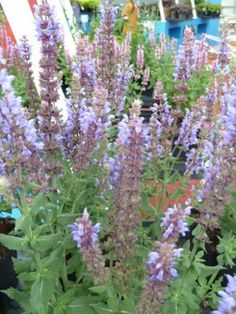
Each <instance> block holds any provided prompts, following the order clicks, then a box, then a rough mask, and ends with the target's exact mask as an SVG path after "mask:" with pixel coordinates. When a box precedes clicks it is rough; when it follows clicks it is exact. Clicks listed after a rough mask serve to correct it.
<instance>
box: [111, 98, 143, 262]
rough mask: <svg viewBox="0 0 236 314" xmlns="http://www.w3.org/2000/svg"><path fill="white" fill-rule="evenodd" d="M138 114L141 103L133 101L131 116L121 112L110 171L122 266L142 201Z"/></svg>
mask: <svg viewBox="0 0 236 314" xmlns="http://www.w3.org/2000/svg"><path fill="white" fill-rule="evenodd" d="M139 114H140V103H139V102H135V103H134V105H133V111H132V112H131V115H130V117H128V116H126V115H124V118H123V120H122V121H121V122H120V124H119V125H118V130H119V132H118V137H117V140H116V144H115V145H116V152H115V153H116V157H115V158H116V162H115V163H111V167H112V169H111V174H113V173H116V174H117V175H116V176H115V180H114V181H113V189H114V190H113V199H114V221H113V224H114V229H115V251H116V254H117V258H118V260H119V261H120V265H121V266H122V264H123V263H124V262H125V261H126V260H127V259H128V258H130V257H133V255H134V251H135V243H136V241H137V236H136V234H135V230H136V227H137V224H138V212H137V210H138V209H139V207H140V205H141V198H140V192H141V173H142V170H143V161H144V142H145V138H146V136H147V130H146V129H145V126H144V125H143V119H142V118H140V117H139ZM113 166H115V169H114V168H113ZM117 167H118V169H117Z"/></svg>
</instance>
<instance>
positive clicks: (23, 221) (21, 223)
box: [15, 214, 32, 231]
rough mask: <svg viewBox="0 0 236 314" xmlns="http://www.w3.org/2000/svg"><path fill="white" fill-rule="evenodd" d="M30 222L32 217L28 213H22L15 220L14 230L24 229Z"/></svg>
mask: <svg viewBox="0 0 236 314" xmlns="http://www.w3.org/2000/svg"><path fill="white" fill-rule="evenodd" d="M31 223H32V217H31V216H30V214H27V215H23V216H21V217H19V218H18V219H17V220H16V226H15V230H16V231H18V230H23V231H25V230H26V228H27V227H28V226H30V225H31Z"/></svg>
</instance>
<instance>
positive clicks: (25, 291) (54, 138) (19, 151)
mask: <svg viewBox="0 0 236 314" xmlns="http://www.w3.org/2000/svg"><path fill="white" fill-rule="evenodd" d="M34 14H35V24H36V30H37V39H38V42H39V44H40V49H41V59H40V72H39V76H40V93H38V91H37V88H36V87H35V85H34V78H33V71H32V58H33V56H32V54H31V47H30V43H29V41H28V39H27V37H23V38H22V41H21V44H19V45H16V44H14V43H12V42H11V41H10V40H8V45H7V48H5V49H1V50H0V91H1V99H0V150H1V155H0V175H1V177H0V213H1V212H6V213H9V216H8V215H7V214H6V216H5V217H6V218H1V220H0V227H1V229H0V232H1V233H0V245H1V246H0V259H1V261H4V259H6V258H7V257H8V260H9V259H10V258H9V256H13V257H12V260H13V266H14V270H15V272H16V275H17V279H18V285H16V282H15V283H14V287H13V284H12V287H9V288H8V289H5V290H3V291H1V292H3V293H4V294H6V295H7V296H8V297H9V298H10V299H12V300H15V301H16V302H17V304H19V307H20V313H27V314H80V313H81V314H96V313H97V314H105V313H116V314H118V313H124V314H125V313H126V314H136V313H137V314H155V313H161V314H169V313H176V314H177V313H178V314H201V313H214V314H223V313H227V314H232V313H236V267H235V266H236V228H235V225H236V184H235V183H236V182H235V181H236V85H235V83H236V63H235V56H233V55H231V53H230V50H229V46H228V42H227V29H226V28H224V26H222V29H221V40H220V46H219V50H218V54H217V58H216V59H215V60H214V62H213V63H209V62H208V45H207V42H206V37H205V35H204V34H202V37H201V39H200V40H196V38H195V36H194V32H193V29H192V28H191V27H186V28H185V31H184V39H183V43H182V44H181V45H179V46H178V44H177V41H176V40H175V39H173V38H166V37H165V36H164V35H161V36H160V37H159V38H156V36H155V34H154V33H152V32H151V33H150V34H149V36H147V34H144V33H143V30H142V29H141V28H139V27H137V30H135V32H134V33H133V34H132V35H131V34H130V33H128V34H127V36H126V35H125V34H121V33H120V34H118V33H116V31H115V23H116V14H117V9H116V7H115V6H114V5H113V2H112V1H111V0H109V1H107V3H106V5H104V6H101V9H100V14H101V18H100V20H98V23H97V26H96V27H94V29H93V30H92V31H93V33H91V34H90V36H89V37H87V36H83V35H82V34H81V33H80V32H77V33H76V35H74V34H73V35H74V36H76V43H77V50H76V55H75V57H73V58H71V56H70V55H69V54H68V52H67V51H66V49H65V46H64V44H63V42H64V39H63V32H62V29H61V26H60V23H59V22H58V21H57V16H56V15H55V14H54V9H53V7H51V6H50V5H49V4H48V2H47V1H46V0H42V3H41V4H40V5H38V6H37V7H36V8H35V12H34ZM61 86H62V88H63V91H64V93H65V101H64V105H65V107H66V110H67V116H63V115H62V114H61V111H60V109H58V107H57V100H58V99H59V89H61ZM147 98H148V99H149V102H150V103H151V104H150V106H149V107H148V106H146V103H145V100H146V99H147ZM150 99H151V100H150ZM147 112H148V115H147V116H145V114H146V113H147ZM144 116H145V117H144ZM12 210H18V211H19V217H18V218H17V219H12V218H10V214H11V212H12ZM4 225H6V227H5V229H4ZM9 254H10V255H9ZM0 281H1V279H0ZM13 281H14V280H13ZM3 288H5V287H3ZM0 313H1V310H0Z"/></svg>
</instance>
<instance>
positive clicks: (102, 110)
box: [70, 87, 113, 172]
mask: <svg viewBox="0 0 236 314" xmlns="http://www.w3.org/2000/svg"><path fill="white" fill-rule="evenodd" d="M107 98H108V94H107V91H106V89H104V88H102V87H100V88H99V89H95V90H94V93H93V97H92V99H91V100H88V99H86V98H85V99H83V100H82V101H81V103H80V106H79V114H78V119H79V125H80V129H79V133H78V134H77V145H76V146H75V147H73V151H74V158H73V159H74V160H73V163H74V169H75V170H76V171H80V172H81V171H83V170H85V169H86V168H87V166H88V164H89V162H90V161H91V159H92V156H93V153H94V152H95V150H98V149H100V150H103V147H102V144H103V141H106V138H107V134H108V129H109V126H110V124H111V121H112V119H113V116H112V115H111V114H110V112H111V104H110V103H109V102H108V101H107ZM74 122H76V121H74ZM74 130H75V128H73V125H72V131H74ZM72 135H73V134H72ZM70 139H72V140H73V136H70ZM74 143H75V142H74ZM101 153H102V152H101Z"/></svg>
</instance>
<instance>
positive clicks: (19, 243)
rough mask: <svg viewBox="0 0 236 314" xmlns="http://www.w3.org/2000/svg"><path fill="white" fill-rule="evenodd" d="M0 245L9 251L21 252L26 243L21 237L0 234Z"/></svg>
mask: <svg viewBox="0 0 236 314" xmlns="http://www.w3.org/2000/svg"><path fill="white" fill-rule="evenodd" d="M0 243H1V244H2V245H3V246H5V247H7V248H8V249H9V250H22V249H23V248H24V247H25V246H26V244H27V241H26V240H25V239H24V238H21V237H14V236H11V235H6V234H0Z"/></svg>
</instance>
